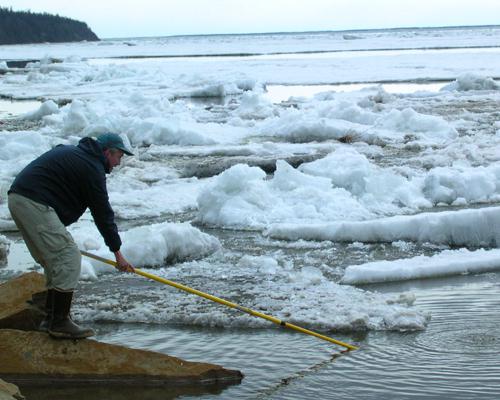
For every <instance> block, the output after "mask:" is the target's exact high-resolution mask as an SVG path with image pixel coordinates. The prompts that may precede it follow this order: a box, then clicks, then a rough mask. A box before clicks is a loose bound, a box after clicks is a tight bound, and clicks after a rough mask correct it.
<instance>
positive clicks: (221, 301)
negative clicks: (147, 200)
mask: <svg viewBox="0 0 500 400" xmlns="http://www.w3.org/2000/svg"><path fill="white" fill-rule="evenodd" d="M80 252H81V253H82V254H83V255H84V256H86V257H89V258H93V259H94V260H97V261H101V262H103V263H105V264H109V265H112V266H113V267H115V268H116V267H117V264H116V262H115V261H112V260H108V259H107V258H103V257H99V256H97V255H95V254H92V253H88V252H86V251H83V250H80ZM134 272H135V273H136V274H137V275H141V276H144V277H145V278H149V279H152V280H154V281H157V282H160V283H164V284H165V285H169V286H173V287H174V288H177V289H180V290H184V291H185V292H188V293H191V294H195V295H197V296H200V297H203V298H205V299H208V300H211V301H214V302H216V303H219V304H223V305H225V306H227V307H231V308H235V309H237V310H240V311H242V312H244V313H247V314H250V315H253V316H254V317H259V318H263V319H267V320H268V321H271V322H274V323H275V324H278V325H280V326H283V327H285V328H289V329H293V330H294V331H297V332H302V333H305V334H307V335H311V336H315V337H317V338H319V339H323V340H326V341H327V342H331V343H335V344H337V345H339V346H342V347H345V348H346V349H348V350H357V349H358V348H357V347H356V346H353V345H352V344H348V343H344V342H341V341H340V340H335V339H333V338H331V337H328V336H325V335H322V334H320V333H317V332H314V331H310V330H309V329H305V328H301V327H300V326H297V325H294V324H291V323H289V322H285V321H282V320H280V319H278V318H275V317H272V316H270V315H266V314H263V313H260V312H258V311H254V310H252V309H250V308H247V307H243V306H240V305H238V304H236V303H232V302H230V301H227V300H224V299H221V298H219V297H216V296H212V295H211V294H208V293H204V292H201V291H199V290H196V289H193V288H190V287H189V286H185V285H182V284H180V283H177V282H174V281H171V280H168V279H165V278H161V277H159V276H157V275H153V274H150V273H148V272H144V271H141V270H140V269H138V268H134Z"/></svg>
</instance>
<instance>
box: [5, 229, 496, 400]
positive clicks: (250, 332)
mask: <svg viewBox="0 0 500 400" xmlns="http://www.w3.org/2000/svg"><path fill="white" fill-rule="evenodd" d="M211 233H212V234H216V235H217V236H218V237H219V238H220V239H221V240H222V241H223V244H224V247H225V248H226V249H227V253H228V255H227V256H220V255H219V256H218V257H214V258H213V259H212V260H211V261H209V262H211V263H213V266H214V269H218V268H219V267H218V265H217V264H218V263H224V262H226V263H229V261H230V259H231V258H232V257H235V258H237V254H234V252H236V253H241V254H259V253H266V252H269V250H270V249H271V248H272V247H273V246H275V247H279V246H280V244H279V242H272V243H267V246H265V245H264V243H263V242H262V240H261V239H259V235H258V234H256V233H251V232H240V233H238V232H227V231H214V230H212V232H211ZM332 250H334V251H332ZM423 250H424V251H428V252H432V248H428V249H427V250H425V248H417V247H415V248H414V249H413V251H414V252H416V253H418V252H422V251H423ZM280 251H281V252H282V253H286V255H287V256H289V257H294V258H295V259H296V260H298V261H297V263H298V265H299V266H300V265H301V264H303V263H304V262H305V261H304V260H307V263H308V265H316V264H315V263H317V265H319V264H320V263H326V264H328V265H337V266H339V268H340V269H341V267H340V266H341V265H342V263H355V262H356V260H362V259H365V258H367V257H369V258H377V257H378V256H380V257H386V258H390V257H401V254H398V253H397V252H398V251H400V249H398V248H394V247H390V246H389V247H386V246H383V245H380V244H379V245H370V246H361V247H357V248H356V247H353V246H349V245H339V244H336V245H335V246H334V247H333V248H332V247H328V246H319V248H308V249H304V248H302V249H300V248H291V249H286V248H285V247H283V246H282V247H281V249H280ZM406 251H408V249H406ZM409 251H410V252H411V251H412V250H411V249H410V250H409ZM391 252H392V253H391ZM23 254H24V257H23ZM407 256H408V254H407ZM14 259H15V260H17V261H18V262H19V263H21V264H22V263H24V266H25V268H26V267H28V266H29V257H26V254H25V252H23V249H22V246H21V247H18V246H16V247H15V248H14V252H13V253H11V255H10V256H9V260H10V261H11V262H13V261H14ZM300 260H302V261H300ZM315 260H316V261H315ZM227 267H228V268H230V265H227ZM6 272H7V271H5V270H3V271H2V270H0V277H2V278H5V277H6V275H7V274H6ZM331 272H332V275H331V276H332V280H336V275H337V273H338V271H335V270H332V271H331ZM153 273H155V271H153ZM156 273H157V274H159V273H160V272H156ZM256 275H258V274H257V273H256ZM219 276H220V275H219ZM220 278H221V279H220V280H221V282H213V281H212V280H211V278H210V274H209V275H208V276H203V275H199V274H197V273H195V274H194V275H189V274H186V277H185V279H183V280H182V283H184V284H187V285H188V286H191V287H195V288H198V289H200V290H203V291H206V292H208V293H211V294H215V295H218V296H220V297H224V293H225V292H227V291H228V290H229V291H231V290H230V288H232V287H234V286H236V285H243V284H244V282H246V281H247V280H251V278H248V277H239V276H238V275H237V274H228V275H227V276H220ZM254 281H255V282H256V283H257V282H258V281H259V277H258V276H256V277H255V280H254ZM364 289H366V290H370V291H374V292H380V293H389V294H390V293H394V294H399V293H401V292H412V293H414V294H415V295H416V299H417V300H416V303H415V306H416V307H417V308H418V309H419V310H421V311H424V312H429V313H431V316H432V317H431V320H430V322H429V324H428V326H427V328H426V329H425V330H424V331H417V332H388V331H377V332H373V331H371V332H348V333H342V332H329V331H326V332H325V331H322V333H324V334H326V335H329V336H331V337H333V338H335V339H337V340H341V341H344V342H347V343H352V344H356V345H359V346H360V349H359V350H357V351H354V352H349V353H342V350H343V348H342V347H339V346H336V345H334V344H331V343H328V342H324V341H322V340H320V339H317V338H314V337H310V336H307V335H304V334H300V333H297V332H292V331H289V330H286V329H283V328H279V327H277V326H276V325H273V324H272V323H270V322H269V323H267V322H266V323H264V324H261V325H260V327H255V328H249V327H240V328H229V329H225V328H218V327H214V326H206V325H204V321H203V320H201V321H200V322H198V323H194V324H192V325H178V324H176V323H175V322H160V323H146V324H140V323H116V322H111V321H109V320H105V319H99V320H94V321H89V320H88V321H86V324H87V325H90V326H92V327H93V328H94V329H96V331H97V336H96V339H98V340H101V341H105V342H109V343H114V344H121V345H125V346H129V347H134V348H142V349H148V350H152V351H157V352H161V353H165V354H169V355H173V356H177V357H180V358H183V359H186V360H190V361H204V362H210V363H215V364H219V365H222V366H224V367H226V368H230V369H238V370H241V371H242V372H243V374H244V375H245V378H244V380H243V381H242V383H241V384H239V385H234V386H229V387H227V388H224V389H221V388H212V389H207V391H202V392H199V391H194V392H190V391H189V390H195V389H194V388H191V389H189V390H188V391H187V393H186V392H182V391H181V392H182V393H185V395H186V396H187V397H191V396H195V397H201V398H214V397H217V398H224V399H234V398H249V399H254V398H262V399H264V398H265V399H268V398H273V399H303V398H306V397H311V396H316V397H318V398H325V399H328V398H332V399H333V398H335V399H351V398H353V397H357V398H367V399H371V398H373V399H380V398H388V399H400V398H410V397H411V398H416V399H441V398H454V399H470V398H475V399H492V398H496V396H499V395H500V365H499V364H498V354H499V353H500V332H499V331H498V326H499V325H500V313H498V309H499V306H500V297H499V296H498V294H499V293H500V273H489V274H482V275H468V276H457V277H449V278H442V279H429V280H420V281H408V282H402V283H387V284H377V285H369V286H364ZM116 295H117V296H118V298H119V299H120V301H121V302H122V303H123V307H125V308H126V307H127V305H129V304H142V305H143V310H146V311H150V312H154V313H156V314H161V313H162V312H163V311H164V310H167V312H171V313H175V314H178V315H183V314H185V313H188V312H189V310H190V309H189V307H188V306H187V305H186V304H188V303H190V302H191V300H190V299H192V298H193V297H194V296H192V295H188V294H185V293H182V292H177V291H176V290H174V289H170V288H168V287H163V286H162V285H160V284H158V283H157V282H153V281H148V280H145V279H143V278H140V277H136V276H132V277H130V276H122V277H120V278H118V279H117V278H116V276H115V275H106V274H105V275H102V276H101V278H100V280H99V281H97V282H83V283H82V284H81V286H80V289H79V291H78V298H77V300H76V304H75V310H76V316H77V318H78V316H79V315H80V318H81V315H82V314H81V312H82V311H84V310H87V311H88V310H91V309H93V308H94V307H96V303H95V302H96V300H97V301H100V300H102V301H107V299H109V298H110V297H115V296H116ZM179 297H180V298H183V299H184V300H182V301H181V302H178V298H179ZM247 300H248V299H247ZM247 300H245V297H242V298H241V302H240V303H243V304H245V303H246V301H247ZM171 302H173V308H172V304H169V303H171ZM199 303H201V305H200V308H199V311H200V312H201V313H202V314H207V315H208V314H212V315H214V312H222V313H224V314H229V315H230V314H238V312H237V311H235V310H232V309H229V308H225V307H224V306H221V305H218V304H215V303H212V302H209V301H206V300H201V299H200V301H199ZM310 311H311V312H314V310H313V309H311V310H310ZM118 313H119V312H118ZM167 319H168V318H167ZM174 321H175V320H174ZM102 390H104V389H103V388H99V387H98V388H92V387H88V388H85V390H76V389H75V390H73V391H71V397H72V398H74V399H75V400H77V399H82V400H83V399H87V398H89V397H96V396H98V395H99V394H100V393H102ZM28 393H37V394H38V395H40V396H42V397H41V398H65V397H64V396H67V395H68V392H67V389H61V388H36V390H35V389H34V388H27V394H28ZM169 393H170V394H172V393H171V392H170V389H168V390H167V389H165V390H164V391H163V392H162V390H161V389H144V390H143V394H144V395H145V396H146V397H148V398H149V397H151V398H173V397H169ZM106 396H107V398H111V399H122V398H130V397H126V395H124V394H123V391H122V390H121V389H119V388H116V389H114V390H113V388H107V389H106ZM174 397H175V396H174ZM183 398H184V397H183Z"/></svg>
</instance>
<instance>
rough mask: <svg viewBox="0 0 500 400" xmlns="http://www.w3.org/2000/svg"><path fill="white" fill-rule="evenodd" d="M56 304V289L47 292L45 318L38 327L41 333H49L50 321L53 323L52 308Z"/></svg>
mask: <svg viewBox="0 0 500 400" xmlns="http://www.w3.org/2000/svg"><path fill="white" fill-rule="evenodd" d="M53 304H54V289H48V290H47V298H46V300H45V314H46V315H45V318H44V319H43V321H42V322H40V325H39V326H38V330H39V331H40V332H48V331H49V326H50V321H52V307H53Z"/></svg>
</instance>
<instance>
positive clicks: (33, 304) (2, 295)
mask: <svg viewBox="0 0 500 400" xmlns="http://www.w3.org/2000/svg"><path fill="white" fill-rule="evenodd" d="M46 294H47V290H46V288H45V277H44V276H43V275H41V274H39V273H37V272H29V273H27V274H24V275H21V276H19V277H17V278H15V279H12V280H10V281H7V282H4V283H2V284H0V329H21V330H35V329H36V327H37V326H38V325H39V324H40V321H41V320H42V319H43V317H44V315H45V314H44V312H43V311H42V310H43V308H44V304H45V296H46Z"/></svg>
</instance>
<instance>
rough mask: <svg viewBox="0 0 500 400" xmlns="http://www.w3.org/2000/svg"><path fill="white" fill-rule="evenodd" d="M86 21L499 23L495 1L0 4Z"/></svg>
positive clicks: (199, 25)
mask: <svg viewBox="0 0 500 400" xmlns="http://www.w3.org/2000/svg"><path fill="white" fill-rule="evenodd" d="M0 6H1V7H12V9H13V10H16V11H19V10H23V11H25V10H31V11H33V12H48V13H51V14H59V15H61V16H65V17H69V18H73V19H77V20H80V21H84V22H86V23H87V24H88V25H89V27H90V28H91V29H92V31H94V33H95V34H97V36H99V37H100V38H101V39H104V38H119V37H139V36H170V35H192V34H221V33H256V32H302V31H322V30H349V29H376V28H396V27H416V26H418V27H426V26H457V25H495V24H499V23H500V20H499V17H498V16H499V15H500V1H499V0H404V1H401V0H139V1H137V0H85V1H80V0H72V1H68V0H11V1H9V0H0Z"/></svg>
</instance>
